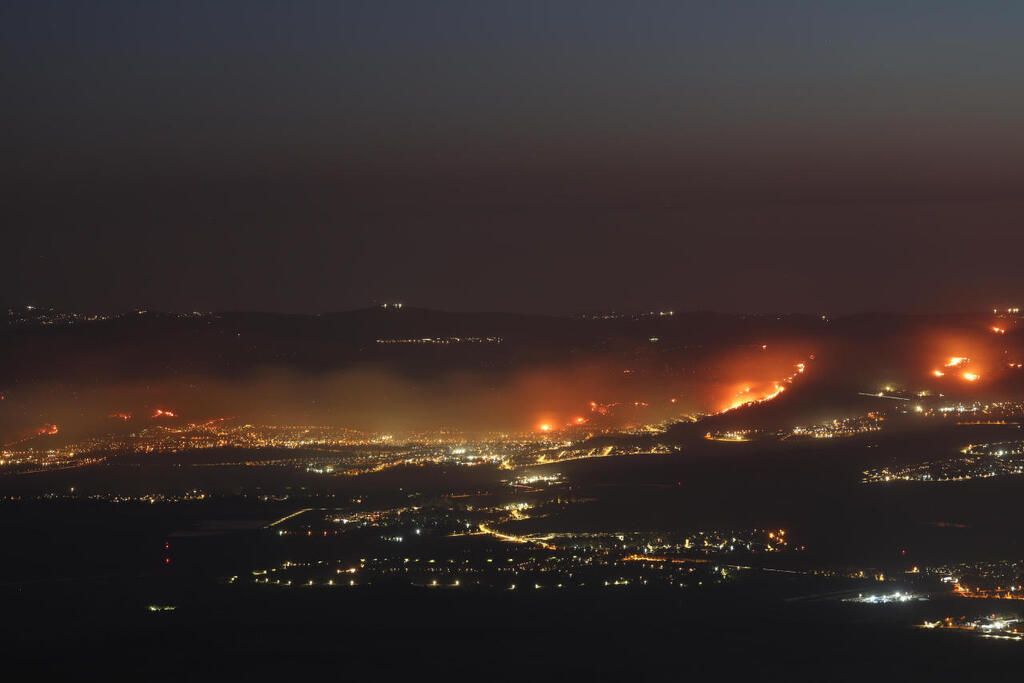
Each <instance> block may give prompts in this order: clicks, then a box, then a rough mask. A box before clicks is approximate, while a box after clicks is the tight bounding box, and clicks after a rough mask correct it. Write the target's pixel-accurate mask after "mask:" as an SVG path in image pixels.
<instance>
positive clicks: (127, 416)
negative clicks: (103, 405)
mask: <svg viewBox="0 0 1024 683" xmlns="http://www.w3.org/2000/svg"><path fill="white" fill-rule="evenodd" d="M107 417H109V418H111V419H114V418H116V419H118V420H124V421H125V422H127V421H128V420H130V419H132V414H131V413H110V414H109V415H107Z"/></svg>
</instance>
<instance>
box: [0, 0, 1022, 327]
mask: <svg viewBox="0 0 1024 683" xmlns="http://www.w3.org/2000/svg"><path fill="white" fill-rule="evenodd" d="M1022 26H1024V4H1021V3H1019V2H1003V3H996V2H971V3H965V2H945V1H940V0H932V1H930V2H916V3H900V2H877V3H876V2H866V1H858V2H852V1H851V2H827V1H823V0H819V1H818V2H804V3H796V2H770V3H769V2H765V3H752V2H751V3H740V2H681V1H676V2H621V3H617V2H599V1H596V0H594V1H591V2H536V3H534V2H524V1H522V0H520V1H519V2H509V3H503V2H486V1H481V0H477V1H475V2H387V1H384V0H373V1H371V2H322V3H321V2H298V1H293V2H265V1H258V0H248V1H246V2H231V3H228V2H209V1H207V2H145V1H136V2H123V3H122V2H89V3H86V2H45V1H43V0H33V1H31V2H12V1H10V0H9V1H8V2H5V3H3V4H2V5H0V87H2V88H3V93H4V102H5V105H4V106H3V108H2V109H0V152H2V153H3V157H4V159H5V161H4V164H3V167H2V168H0V180H2V181H3V187H4V188H6V189H3V190H0V193H2V194H0V218H2V219H3V222H4V224H5V225H6V226H8V229H7V230H5V232H6V233H7V234H8V235H9V237H7V238H5V241H8V242H9V244H10V246H11V247H12V249H11V251H9V252H8V256H9V257H8V258H7V259H5V267H4V268H3V269H2V273H0V286H2V291H3V292H4V294H5V295H6V298H7V303H36V304H51V305H57V306H62V307H71V308H78V309H85V310H94V309H109V308H126V307H130V306H147V307H153V308H168V309H193V308H200V309H223V308H249V309H272V310H303V311H310V310H311V311H316V310H334V309H341V308H349V307H354V306H359V305H363V304H365V303H367V302H368V301H369V300H371V299H374V298H403V299H405V300H407V301H409V302H411V303H416V304H419V305H425V306H432V307H439V308H452V309H502V310H524V311H545V312H567V311H575V310H582V309H595V308H613V307H614V308H645V307H649V306H662V305H671V306H675V307H679V308H715V309H723V310H753V311H774V310H803V311H819V310H820V311H829V312H836V313H838V312H844V311H854V310H864V309H905V310H938V309H946V308H953V309H964V308H977V307H982V308H984V307H988V306H989V305H991V304H1002V303H1007V302H1012V301H1016V300H1019V299H1018V297H1021V296H1022V295H1024V292H1022V291H1021V290H1022V289H1024V287H1022V285H1021V284H1020V281H1019V278H1018V277H1016V272H1017V270H1018V268H1017V265H1016V262H1017V261H1018V260H1019V258H1020V256H1019V255H1020V253H1021V252H1022V251H1024V230H1022V229H1021V226H1022V219H1024V180H1022V179H1024V173H1022V171H1024V127H1022V126H1021V125H1020V121H1022V120H1024V88H1022V87H1021V83H1024V41H1022V40H1021V39H1020V35H1021V27H1022Z"/></svg>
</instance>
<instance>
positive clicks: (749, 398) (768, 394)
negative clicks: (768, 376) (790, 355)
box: [718, 356, 813, 414]
mask: <svg viewBox="0 0 1024 683" xmlns="http://www.w3.org/2000/svg"><path fill="white" fill-rule="evenodd" d="M811 357H812V358H813V356H811ZM793 368H794V371H793V374H791V375H789V376H788V377H784V378H783V379H781V380H779V381H777V382H772V383H771V386H770V387H769V388H767V389H763V390H758V391H755V390H754V388H753V387H752V386H750V385H749V384H746V385H744V386H743V388H742V389H740V390H739V391H737V392H736V394H735V395H734V397H733V400H732V403H730V404H729V405H728V406H726V407H725V408H723V409H722V410H720V411H718V412H719V414H721V413H727V412H729V411H730V410H736V409H737V408H742V407H743V406H748V405H756V404H758V403H767V402H768V401H771V400H772V399H774V398H777V397H778V396H779V394H781V393H782V392H784V391H785V390H786V386H787V385H789V384H792V382H793V380H795V379H796V378H797V377H799V376H800V375H802V374H803V373H804V372H805V371H806V370H807V365H806V363H796V364H795V365H794V366H793Z"/></svg>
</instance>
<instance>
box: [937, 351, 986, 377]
mask: <svg viewBox="0 0 1024 683" xmlns="http://www.w3.org/2000/svg"><path fill="white" fill-rule="evenodd" d="M942 368H945V369H940V368H936V369H934V370H932V376H933V377H945V376H946V375H947V374H949V373H950V372H951V371H955V374H956V375H957V376H958V377H960V379H962V380H964V381H965V382H977V381H978V380H979V379H981V373H980V372H978V371H977V369H976V368H973V367H972V366H971V359H970V358H968V357H967V356H952V357H950V358H949V359H948V360H947V361H946V362H945V363H943V364H942Z"/></svg>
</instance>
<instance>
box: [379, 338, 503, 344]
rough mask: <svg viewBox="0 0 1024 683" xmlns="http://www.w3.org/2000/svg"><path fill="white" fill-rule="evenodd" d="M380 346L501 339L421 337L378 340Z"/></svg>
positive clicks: (490, 342)
mask: <svg viewBox="0 0 1024 683" xmlns="http://www.w3.org/2000/svg"><path fill="white" fill-rule="evenodd" d="M376 341H377V343H378V344H500V343H501V341H502V339H501V337H421V338H417V339H398V338H394V339H378V340H376Z"/></svg>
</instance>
